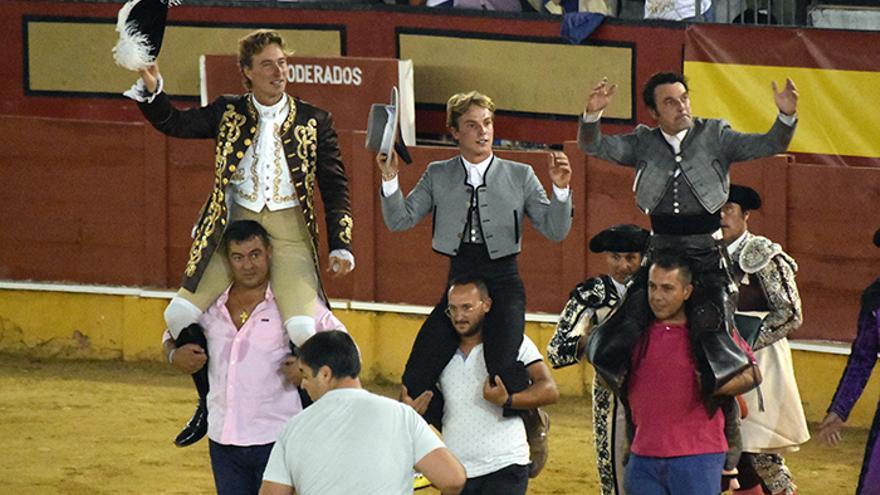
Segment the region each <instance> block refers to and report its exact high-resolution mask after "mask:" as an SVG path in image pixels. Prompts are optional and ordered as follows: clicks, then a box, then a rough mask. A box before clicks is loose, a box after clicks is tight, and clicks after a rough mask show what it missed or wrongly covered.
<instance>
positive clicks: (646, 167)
mask: <svg viewBox="0 0 880 495" xmlns="http://www.w3.org/2000/svg"><path fill="white" fill-rule="evenodd" d="M615 88H616V86H613V85H609V84H608V81H607V80H606V79H603V80H602V81H600V82H599V83H598V84H597V85H596V86H595V87H594V88H593V89H592V92H591V93H590V94H589V96H588V98H587V101H586V108H585V112H584V115H583V116H582V118H581V122H580V127H579V130H578V145H579V146H580V148H581V149H582V150H583V151H584V152H585V153H588V154H590V155H594V156H597V157H599V158H602V159H604V160H608V161H611V162H615V163H618V164H620V165H624V166H629V167H633V168H635V172H636V176H635V183H634V185H633V190H634V191H635V193H636V203H637V204H638V206H639V209H641V210H642V211H644V212H645V213H646V214H647V215H649V216H650V219H651V227H652V230H653V235H652V238H651V241H650V245H649V246H650V247H649V250H648V258H649V259H650V258H652V257H653V256H656V255H657V254H661V253H673V254H675V255H677V256H683V257H685V258H686V259H687V260H688V262H689V264H690V265H691V269H692V270H693V272H694V276H695V280H694V282H695V291H694V296H693V297H692V298H691V301H690V305H689V307H688V312H689V314H688V321H689V322H691V338H692V339H693V341H694V343H695V345H694V346H693V348H694V349H695V356H694V357H695V360H696V362H697V363H698V365H699V369H700V374H701V383H702V386H703V392H704V394H705V396H706V397H707V398H708V397H710V396H712V395H713V394H716V393H718V392H719V389H720V388H728V387H730V386H735V384H734V383H732V382H735V381H739V380H731V378H732V377H734V376H736V375H738V374H740V372H741V371H742V370H744V369H746V368H747V367H748V366H749V360H748V359H747V357H746V355H745V353H744V352H743V351H742V350H741V349H740V348H739V347H738V346H737V345H736V344H735V343H734V341H733V339H732V338H730V336H731V332H732V330H733V328H732V315H733V310H734V308H735V306H736V302H735V299H736V285H735V284H734V283H733V279H732V277H731V274H730V265H729V261H728V259H727V256H726V251H725V248H724V245H723V243H722V242H721V240H720V237H721V236H720V232H719V228H720V225H721V223H720V211H719V210H720V208H721V207H722V206H723V205H724V203H725V202H726V201H727V196H728V192H729V188H730V178H729V169H730V165H731V163H733V162H738V161H744V160H751V159H754V158H759V157H762V156H769V155H773V154H776V153H782V152H784V151H785V150H786V148H787V147H788V144H789V142H790V141H791V138H792V136H793V135H794V129H795V124H796V120H797V117H796V110H797V100H798V92H797V89H796V88H795V86H794V83H793V82H792V81H791V80H790V79H789V80H787V81H786V85H785V88H783V89H782V91H779V90H778V89H777V87H776V83H773V92H774V95H775V100H776V106H777V107H778V109H779V117H778V118H777V119H776V121H775V122H774V124H773V126H772V127H771V128H770V130H769V131H768V132H767V133H766V134H742V133H739V132H736V131H734V130H733V129H731V127H730V125H729V124H728V123H727V122H725V121H723V120H715V119H701V118H692V117H691V111H690V100H689V99H688V86H687V81H686V80H685V79H684V77H683V76H681V75H679V74H673V73H668V72H667V73H659V74H655V75H653V76H652V77H651V78H650V79H649V80H648V82H647V83H646V84H645V88H644V91H643V94H642V97H643V99H644V102H645V104H646V105H647V106H648V109H649V111H650V112H651V116H652V117H653V118H654V119H655V120H656V121H657V123H658V128H650V127H647V126H644V125H639V126H638V127H636V129H635V130H634V131H633V132H632V133H630V134H624V135H616V136H603V135H602V134H601V132H600V130H599V118H600V117H601V114H602V110H603V109H605V107H607V106H608V104H609V102H610V101H611V98H612V96H613V95H614V90H615ZM646 272H647V270H646V269H642V270H641V271H640V272H639V273H637V274H636V276H635V277H634V280H633V284H632V286H631V287H630V290H629V291H628V292H627V295H626V297H625V298H624V300H623V301H622V302H621V303H620V305H619V306H618V311H616V312H615V313H613V314H612V315H611V316H610V317H609V318H608V319H607V320H606V321H605V323H604V324H602V325H600V326H599V327H598V328H597V329H596V330H595V331H594V332H593V333H592V334H591V338H590V342H589V344H588V347H589V349H588V352H589V358H590V361H591V362H592V363H593V365H594V367H595V368H596V371H597V372H598V373H599V374H600V375H601V376H602V377H603V378H604V379H605V381H606V382H607V383H608V384H609V385H610V386H611V387H612V389H615V390H616V391H618V392H619V391H620V388H621V386H622V385H623V380H624V378H625V376H626V371H627V370H626V369H625V366H626V364H625V363H628V362H629V355H630V351H631V349H632V345H633V344H634V343H635V341H636V339H638V337H639V336H640V335H641V333H642V332H643V330H644V329H645V328H647V326H648V323H649V321H650V318H651V312H650V309H649V307H648V302H647V288H646V280H647V277H646ZM728 381H730V382H731V383H730V385H726V383H727V382H728ZM756 381H757V378H756ZM725 392H729V390H725Z"/></svg>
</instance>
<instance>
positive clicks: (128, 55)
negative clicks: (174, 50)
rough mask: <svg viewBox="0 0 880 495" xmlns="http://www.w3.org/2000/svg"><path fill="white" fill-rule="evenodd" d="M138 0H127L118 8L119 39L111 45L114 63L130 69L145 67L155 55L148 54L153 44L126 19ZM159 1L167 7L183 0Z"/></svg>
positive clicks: (117, 29) (176, 4) (151, 61)
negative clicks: (114, 44)
mask: <svg viewBox="0 0 880 495" xmlns="http://www.w3.org/2000/svg"><path fill="white" fill-rule="evenodd" d="M140 1H141V0H129V1H128V2H126V3H125V5H123V6H122V8H120V9H119V15H118V16H117V17H116V32H118V33H119V41H117V42H116V46H114V47H113V60H114V61H116V65H119V66H120V67H123V68H125V69H128V70H132V71H138V70H141V69H146V68H147V67H149V66H150V64H152V63H153V62H155V61H156V59H155V57H152V56H150V50H152V48H153V46H152V44H151V43H150V40H149V38H148V37H147V35H146V34H144V33H141V32H140V31H138V30H137V28H136V26H135V24H134V22H131V21H129V20H128V17H129V15H130V14H131V10H132V9H133V8H134V7H135V5H137V4H138V3H140ZM161 1H162V2H164V3H166V4H168V7H169V8H170V7H176V6H178V5H180V4H182V3H183V0H161Z"/></svg>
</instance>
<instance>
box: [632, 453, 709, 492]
mask: <svg viewBox="0 0 880 495" xmlns="http://www.w3.org/2000/svg"><path fill="white" fill-rule="evenodd" d="M724 458H725V454H723V453H721V454H700V455H686V456H682V457H643V456H640V455H636V454H631V455H630V457H629V462H628V463H627V464H626V474H625V475H624V478H623V486H624V489H625V490H626V493H637V494H638V495H718V493H719V492H721V470H722V469H724Z"/></svg>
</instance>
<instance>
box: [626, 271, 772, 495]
mask: <svg viewBox="0 0 880 495" xmlns="http://www.w3.org/2000/svg"><path fill="white" fill-rule="evenodd" d="M648 277H649V279H648V302H649V305H650V307H651V311H652V312H653V313H654V317H655V320H654V322H653V323H652V324H651V325H650V327H649V328H648V331H647V332H646V333H645V334H644V335H643V336H642V337H641V338H640V340H639V342H638V343H637V344H636V346H635V348H634V349H633V354H632V358H631V359H632V360H631V364H630V372H629V377H628V379H627V382H628V383H627V386H626V390H627V396H626V402H627V405H628V407H629V410H630V414H631V418H632V424H633V427H634V436H633V440H632V445H631V447H630V451H631V456H630V459H629V462H628V463H627V466H626V475H625V478H624V486H625V488H626V492H627V493H637V494H639V495H653V494H667V495H668V494H673V495H674V494H683V495H684V494H687V495H702V494H705V495H717V494H718V493H719V491H720V487H721V472H722V469H723V468H724V462H725V456H726V452H727V449H728V444H727V440H726V438H725V431H724V427H725V418H724V413H723V411H722V410H721V408H718V407H712V406H710V405H707V404H706V403H705V402H704V400H703V397H702V395H701V393H700V383H699V373H698V372H697V369H698V368H697V366H696V363H695V361H694V353H693V351H692V349H691V338H692V337H691V335H690V333H689V331H688V321H687V314H686V312H685V303H686V301H687V300H688V299H689V298H690V297H691V293H692V292H693V289H694V287H693V285H692V283H691V278H692V275H691V270H690V268H689V267H688V266H687V265H686V264H684V263H683V262H682V261H681V260H678V259H672V258H659V257H658V258H657V259H656V260H655V261H654V262H653V263H652V265H651V269H650V271H649V274H648ZM756 379H757V378H756V377H755V375H753V374H752V373H743V374H741V375H737V376H736V377H734V378H733V379H732V380H731V381H730V382H728V383H726V384H725V385H724V386H722V387H721V388H720V389H719V391H718V392H717V393H716V398H717V399H719V400H727V399H726V398H725V397H723V396H725V395H734V394H736V393H741V391H742V390H743V389H748V388H750V387H752V386H754V382H753V380H756ZM750 381H751V383H750Z"/></svg>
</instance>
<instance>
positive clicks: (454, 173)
mask: <svg viewBox="0 0 880 495" xmlns="http://www.w3.org/2000/svg"><path fill="white" fill-rule="evenodd" d="M446 109H447V126H448V128H449V132H450V133H451V135H452V137H453V138H454V139H455V140H456V142H457V143H458V149H459V151H460V154H459V155H457V156H455V157H453V158H451V159H449V160H445V161H439V162H433V163H431V164H429V165H428V168H427V170H425V173H424V174H423V175H422V177H421V179H420V180H419V182H418V184H416V186H415V188H414V189H413V190H412V191H411V192H410V193H409V194H408V195H407V196H406V198H404V196H403V193H402V192H401V190H400V188H399V187H398V183H397V173H398V166H397V157H396V156H395V155H393V154H392V157H391V160H388V161H387V162H386V157H385V155H378V156H377V159H376V161H377V163H378V165H379V169H380V171H381V172H382V179H383V184H382V193H381V203H382V215H383V218H384V220H385V225H387V226H388V228H389V229H391V230H393V231H402V230H406V229H409V228H412V227H413V226H415V225H416V224H417V223H418V222H419V221H420V220H422V218H424V217H425V216H426V215H428V214H429V213H432V214H433V221H434V229H433V240H432V247H433V248H434V250H435V251H437V252H439V253H441V254H444V255H446V256H449V257H450V268H449V280H450V281H451V280H452V279H454V278H456V277H459V276H464V275H476V276H479V277H481V278H483V279H484V280H485V281H486V283H487V285H488V286H489V292H490V293H491V294H492V298H493V300H494V304H493V306H492V311H491V312H490V313H489V314H488V315H487V316H486V322H485V329H484V341H485V343H486V345H485V356H486V365H487V368H488V370H489V374H490V376H496V375H497V376H499V377H500V378H501V382H500V383H496V385H497V386H503V387H506V388H507V390H508V391H509V393H510V394H513V393H515V392H517V391H520V390H523V389H525V388H526V387H527V386H528V374H527V373H526V370H525V368H524V366H523V365H522V364H521V363H517V362H516V356H517V349H518V348H519V346H520V344H521V342H522V336H523V328H524V322H525V292H524V289H523V284H522V280H521V279H520V276H519V271H518V269H517V263H516V255H517V254H518V253H519V252H520V249H521V242H522V233H523V217H524V216H528V217H529V219H530V220H531V222H532V224H533V225H534V226H535V228H537V229H538V231H540V232H541V233H542V234H543V235H544V236H546V237H547V238H549V239H551V240H554V241H561V240H562V239H564V238H565V236H566V235H567V234H568V231H569V229H570V228H571V215H572V207H571V193H570V190H569V187H568V185H569V181H570V179H571V167H570V166H569V164H568V158H567V157H566V156H565V154H564V153H558V152H557V153H554V155H553V160H552V163H551V165H550V169H549V173H550V178H551V179H552V181H553V194H551V196H550V198H549V199H548V197H547V194H546V193H545V192H544V188H543V187H542V186H541V183H540V182H539V181H538V178H537V177H536V176H535V172H534V171H533V170H532V167H531V166H529V165H526V164H523V163H517V162H513V161H509V160H505V159H503V158H499V157H497V156H495V154H494V153H493V150H492V139H493V135H494V127H493V126H494V112H495V105H494V103H493V102H492V100H491V99H490V98H489V97H487V96H485V95H482V94H480V93H477V92H475V91H472V92H469V93H462V94H456V95H454V96H452V97H451V98H450V99H449V101H448V103H447V106H446ZM442 294H443V295H442V297H441V299H440V302H439V303H438V304H437V306H436V307H435V308H434V310H433V311H432V312H431V314H430V316H428V318H427V320H425V322H424V324H423V325H422V328H421V330H420V331H419V334H418V337H417V338H416V341H415V343H414V344H413V349H412V352H411V353H410V357H409V360H408V362H407V364H406V370H405V371H404V375H403V382H404V385H405V386H406V387H407V390H408V392H409V394H410V395H411V396H412V397H418V396H419V395H420V394H422V393H423V392H425V391H430V390H433V389H434V388H435V384H436V382H437V379H438V378H439V376H440V373H441V372H442V371H443V368H444V367H445V366H446V364H447V363H448V362H449V360H450V359H451V358H452V356H453V355H454V354H455V350H456V348H457V346H458V339H457V334H456V333H455V330H454V328H452V324H451V323H450V321H449V319H448V318H446V316H445V315H444V312H445V311H446V306H447V301H446V291H445V289H444V291H443V293H442ZM438 399H439V394H437V393H434V399H433V400H432V402H431V407H430V408H429V411H428V413H426V417H427V418H428V420H429V421H431V422H434V423H435V424H437V423H438V419H439V415H440V414H442V402H441V401H440V400H438Z"/></svg>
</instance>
